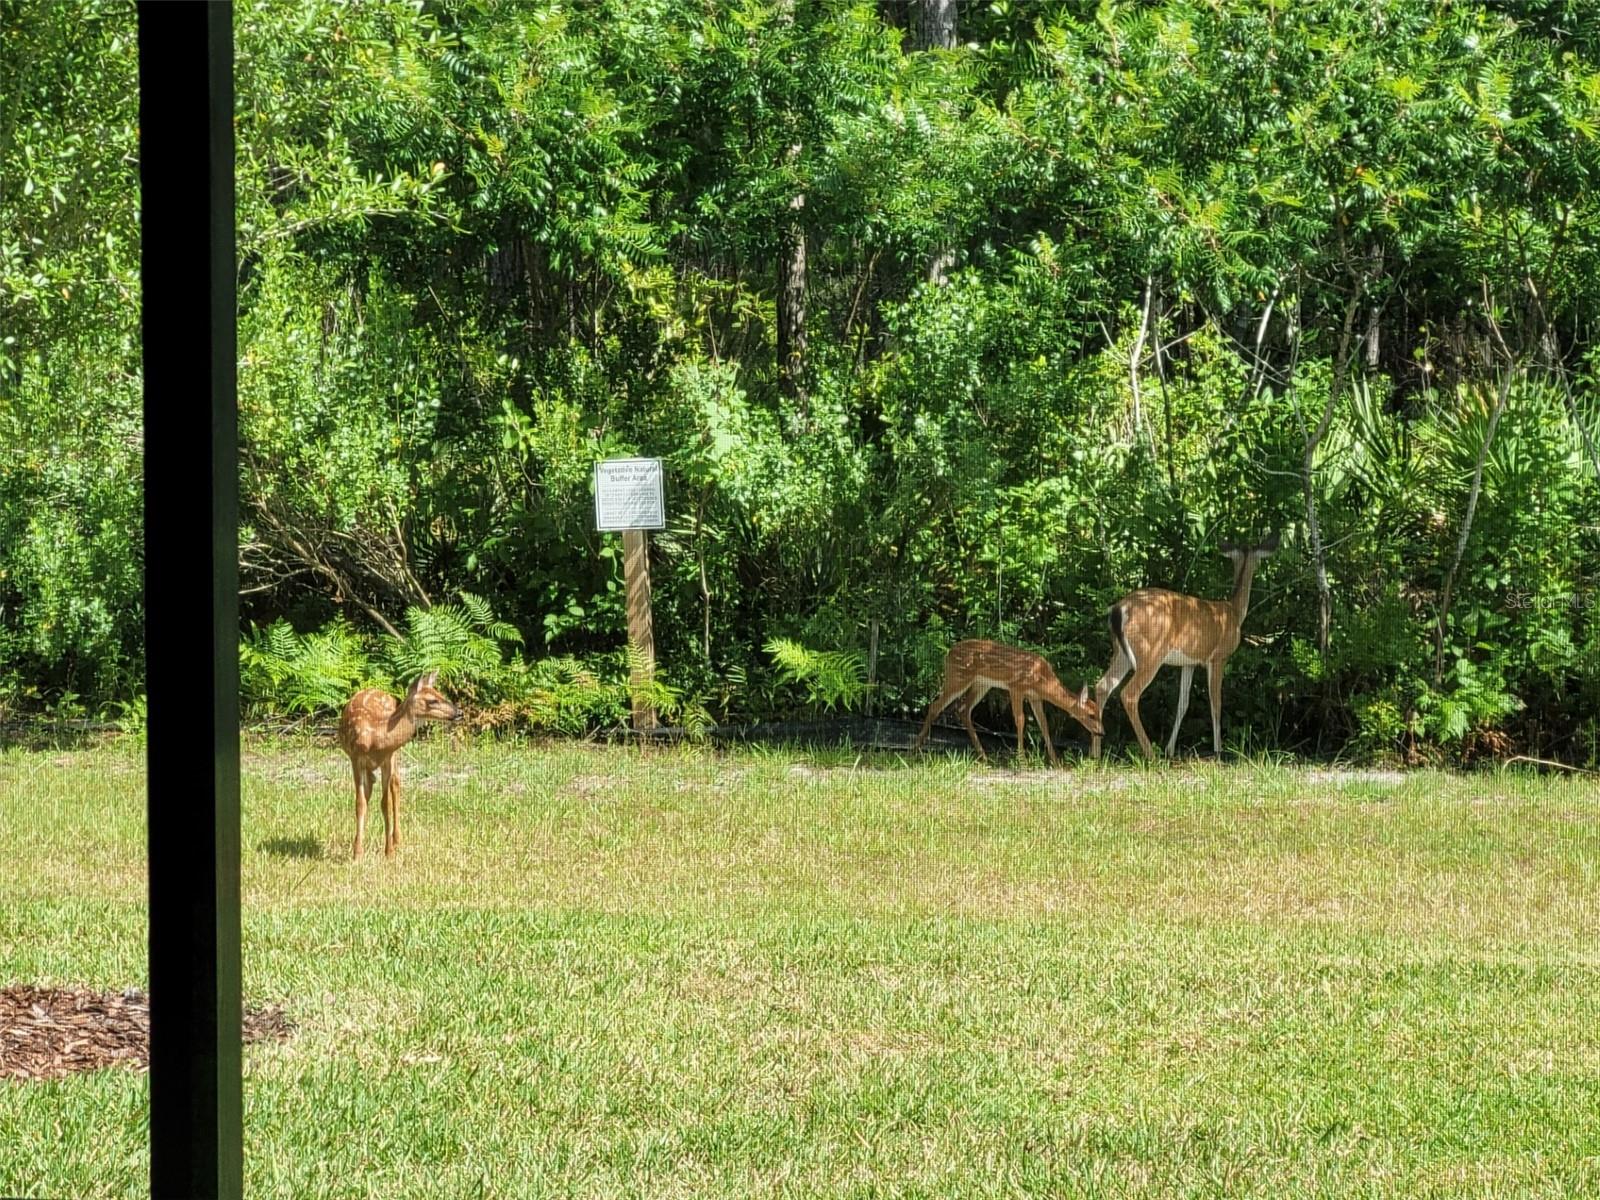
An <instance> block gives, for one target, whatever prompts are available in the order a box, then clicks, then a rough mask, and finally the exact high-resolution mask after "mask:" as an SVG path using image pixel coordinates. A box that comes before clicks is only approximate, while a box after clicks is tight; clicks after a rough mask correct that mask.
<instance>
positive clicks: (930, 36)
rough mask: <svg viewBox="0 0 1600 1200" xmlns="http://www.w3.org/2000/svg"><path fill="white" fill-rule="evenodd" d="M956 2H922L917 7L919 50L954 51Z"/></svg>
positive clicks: (928, 0) (950, 0)
mask: <svg viewBox="0 0 1600 1200" xmlns="http://www.w3.org/2000/svg"><path fill="white" fill-rule="evenodd" d="M955 47H956V0H922V2H921V3H920V4H918V5H917V49H919V50H954V49H955Z"/></svg>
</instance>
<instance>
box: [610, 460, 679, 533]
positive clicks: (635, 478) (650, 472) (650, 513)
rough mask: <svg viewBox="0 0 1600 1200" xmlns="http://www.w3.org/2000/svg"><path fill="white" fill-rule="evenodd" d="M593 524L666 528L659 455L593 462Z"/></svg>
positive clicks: (625, 527) (618, 526)
mask: <svg viewBox="0 0 1600 1200" xmlns="http://www.w3.org/2000/svg"><path fill="white" fill-rule="evenodd" d="M594 523H595V528H596V529H600V530H607V529H665V528H666V527H667V504H666V499H665V496H664V494H663V492H662V486H661V460H660V459H659V458H608V459H606V460H605V461H604V462H597V463H595V465H594Z"/></svg>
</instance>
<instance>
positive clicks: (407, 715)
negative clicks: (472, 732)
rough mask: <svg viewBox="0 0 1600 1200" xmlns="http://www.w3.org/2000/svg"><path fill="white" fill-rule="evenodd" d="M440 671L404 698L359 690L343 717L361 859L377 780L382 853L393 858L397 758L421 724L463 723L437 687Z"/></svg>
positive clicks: (357, 854) (397, 830) (396, 826)
mask: <svg viewBox="0 0 1600 1200" xmlns="http://www.w3.org/2000/svg"><path fill="white" fill-rule="evenodd" d="M438 680H439V672H437V671H430V672H429V673H428V674H426V675H423V676H422V677H421V678H419V679H418V680H417V681H416V682H415V683H413V684H412V685H411V690H410V691H408V692H407V693H406V696H405V699H404V700H396V699H395V698H394V697H393V696H391V695H389V693H388V692H385V691H383V690H382V689H381V688H368V689H367V690H366V691H362V692H357V693H356V694H355V695H354V696H352V697H351V698H350V703H349V704H346V705H345V706H344V712H343V713H341V714H340V716H339V745H340V746H341V747H342V748H343V749H344V752H345V753H346V754H348V755H349V756H350V769H351V771H352V772H353V773H354V774H355V779H356V844H355V853H354V855H353V857H355V858H360V857H361V852H362V850H363V849H364V847H365V842H366V833H367V800H368V798H369V797H370V796H371V795H372V783H373V777H374V776H375V775H378V774H380V773H381V774H382V776H383V793H382V795H383V853H384V855H385V857H388V858H393V857H394V852H395V851H396V850H398V849H399V848H400V764H399V763H398V762H396V761H395V755H396V753H398V752H399V750H400V747H401V746H404V745H405V744H406V743H407V742H409V741H410V740H411V738H412V736H413V735H414V734H415V733H416V732H417V726H418V724H419V723H421V722H423V721H459V720H460V719H461V716H462V713H461V710H460V709H459V708H457V707H456V706H455V705H454V704H451V703H450V701H448V700H446V699H445V698H444V696H442V695H441V694H440V693H439V690H438V688H437V687H436V686H435V685H436V684H437V683H438Z"/></svg>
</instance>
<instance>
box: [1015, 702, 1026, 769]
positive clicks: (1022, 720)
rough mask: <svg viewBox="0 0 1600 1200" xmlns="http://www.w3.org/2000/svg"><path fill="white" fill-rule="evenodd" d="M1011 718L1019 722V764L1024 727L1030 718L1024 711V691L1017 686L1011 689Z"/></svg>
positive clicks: (1018, 761)
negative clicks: (1020, 690)
mask: <svg viewBox="0 0 1600 1200" xmlns="http://www.w3.org/2000/svg"><path fill="white" fill-rule="evenodd" d="M1011 719H1012V720H1013V721H1015V722H1016V724H1017V764H1018V765H1019V766H1020V765H1021V763H1022V727H1023V725H1024V724H1026V723H1027V720H1028V718H1027V717H1026V716H1025V715H1023V711H1022V693H1021V692H1019V691H1018V690H1017V689H1016V688H1012V689H1011Z"/></svg>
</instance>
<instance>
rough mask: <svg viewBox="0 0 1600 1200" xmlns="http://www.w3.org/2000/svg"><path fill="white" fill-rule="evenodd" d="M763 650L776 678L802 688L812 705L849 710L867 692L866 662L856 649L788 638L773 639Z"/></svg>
mask: <svg viewBox="0 0 1600 1200" xmlns="http://www.w3.org/2000/svg"><path fill="white" fill-rule="evenodd" d="M765 649H766V652H767V653H768V654H770V655H771V656H772V658H773V661H774V662H775V663H776V664H777V667H778V677H779V678H780V679H781V680H783V681H784V682H785V683H793V684H798V685H799V686H800V687H802V688H804V689H805V693H806V701H807V703H808V704H810V705H811V706H812V707H814V708H821V709H822V710H823V711H825V712H832V711H833V710H834V709H835V708H846V709H848V708H851V707H853V706H854V705H856V704H858V703H859V702H860V701H861V699H862V698H863V697H864V696H865V695H866V694H867V688H868V684H867V664H866V660H865V659H864V658H863V657H862V656H861V652H860V651H859V650H812V649H810V648H808V647H806V646H802V645H801V644H800V643H799V642H796V641H791V640H790V639H789V638H772V639H771V640H770V641H768V642H767V644H766V647H765Z"/></svg>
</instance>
